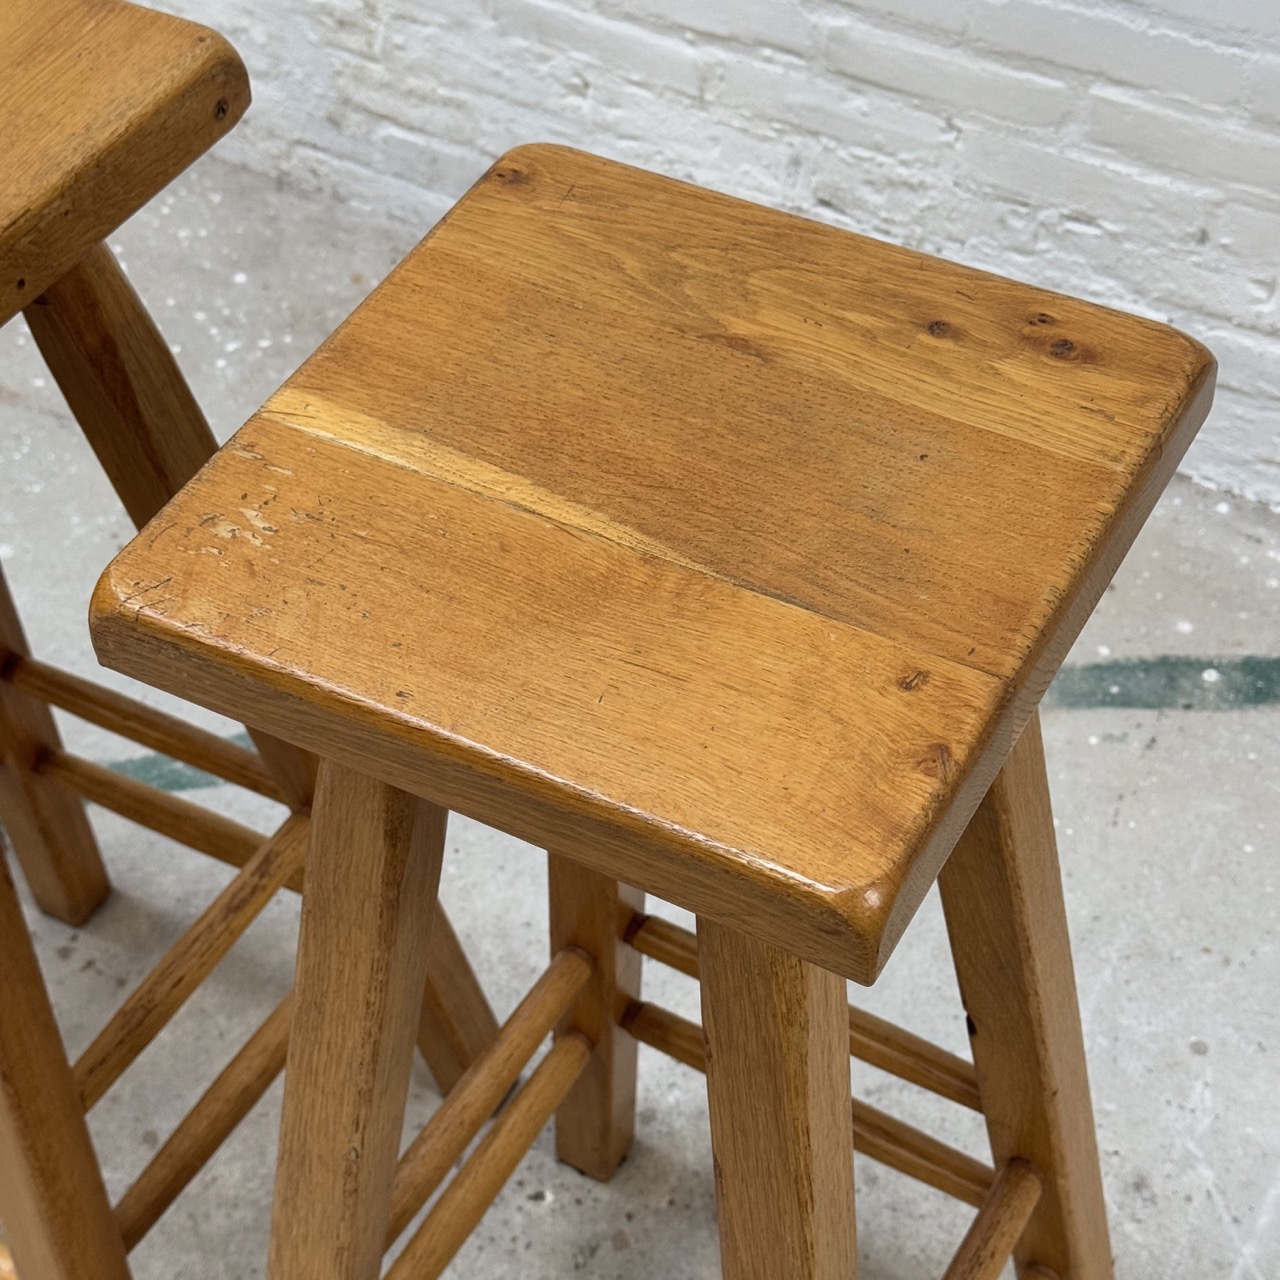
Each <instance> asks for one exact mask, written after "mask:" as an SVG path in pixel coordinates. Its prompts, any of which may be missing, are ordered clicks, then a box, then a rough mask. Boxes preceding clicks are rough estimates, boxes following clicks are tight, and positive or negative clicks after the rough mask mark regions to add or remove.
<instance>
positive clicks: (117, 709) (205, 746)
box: [2, 657, 284, 802]
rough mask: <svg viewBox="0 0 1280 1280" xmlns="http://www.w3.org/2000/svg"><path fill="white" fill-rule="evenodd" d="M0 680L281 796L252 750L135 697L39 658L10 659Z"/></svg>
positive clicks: (238, 781)
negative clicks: (158, 709)
mask: <svg viewBox="0 0 1280 1280" xmlns="http://www.w3.org/2000/svg"><path fill="white" fill-rule="evenodd" d="M2 678H4V679H6V680H8V681H9V682H10V683H11V684H12V685H13V686H14V688H16V689H21V690H22V692H23V693H27V694H30V695H31V696H32V697H33V698H39V699H40V700H41V701H42V702H46V703H49V704H50V705H52V706H55V707H59V708H61V709H62V710H63V711H67V712H70V713H71V715H73V716H79V717H80V719H81V720H88V721H89V723H90V724H96V725H97V726H98V727H99V728H101V729H106V730H108V731H109V732H110V733H116V734H119V735H120V737H122V738H128V739H129V741H130V742H137V743H139V744H140V745H142V746H144V747H150V748H151V750H152V751H158V752H160V754H161V755H165V756H169V757H171V758H172V759H174V760H181V761H183V763H185V764H189V765H191V766H192V767H193V768H196V769H203V770H204V771H205V772H206V773H211V774H213V775H214V777H217V778H222V779H223V780H224V781H226V782H231V783H234V784H235V785H236V786H239V787H247V788H248V789H249V790H250V791H256V792H257V793H258V794H259V795H263V796H266V797H268V798H269V799H271V800H279V801H281V802H283V800H284V796H283V795H282V793H281V791H280V788H279V786H278V785H277V784H276V781H275V779H274V778H272V776H271V774H270V773H269V772H268V770H267V766H266V765H265V764H264V763H263V760H262V757H261V756H260V755H259V754H258V753H257V752H256V751H250V750H248V749H247V748H245V747H240V746H237V745H236V744H235V743H234V742H228V741H227V740H226V739H225V738H220V737H219V736H218V735H217V734H216V733H210V732H209V731H208V730H207V729H199V728H197V727H196V726H195V725H193V724H188V723H187V722H186V721H185V720H180V719H179V718H178V717H177V716H171V715H168V714H167V713H165V712H163V711H157V710H156V709H155V708H154V707H148V706H147V705H146V704H145V703H142V702H139V701H138V700H137V699H136V698H130V697H128V696H127V695H126V694H123V693H117V692H116V691H115V690H114V689H106V688H104V687H103V686H102V685H99V684H95V683H94V682H93V681H92V680H85V679H83V678H82V677H81V676H77V675H72V674H71V672H69V671H63V670H61V669H60V668H58V667H54V666H50V665H49V663H47V662H41V661H40V660H39V659H38V658H28V657H16V658H14V659H13V660H12V661H11V662H10V663H9V664H8V666H7V667H5V668H4V669H3V677H2Z"/></svg>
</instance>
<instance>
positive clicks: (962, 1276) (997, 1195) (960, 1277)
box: [942, 1160, 1040, 1280]
mask: <svg viewBox="0 0 1280 1280" xmlns="http://www.w3.org/2000/svg"><path fill="white" fill-rule="evenodd" d="M1039 1199H1040V1177H1039V1175H1038V1174H1037V1173H1036V1171H1035V1169H1033V1168H1032V1167H1031V1165H1029V1164H1028V1163H1027V1162H1026V1161H1025V1160H1010V1161H1009V1163H1008V1164H1007V1165H1005V1166H1004V1168H1003V1169H1001V1170H1000V1172H999V1173H998V1174H997V1175H996V1180H995V1182H994V1183H992V1185H991V1191H990V1193H989V1194H988V1196H987V1198H986V1200H985V1201H984V1202H983V1205H982V1208H981V1209H979V1210H978V1216H977V1217H976V1218H974V1220H973V1225H972V1226H971V1227H970V1228H969V1230H968V1231H967V1232H966V1233H965V1237H964V1239H963V1240H962V1241H961V1242H960V1247H959V1249H957V1250H956V1253H955V1257H953V1258H952V1259H951V1263H950V1265H949V1266H948V1267H947V1272H946V1275H944V1276H943V1278H942V1280H999V1277H1000V1276H1001V1275H1002V1274H1003V1272H1004V1266H1005V1263H1006V1262H1008V1261H1009V1255H1010V1254H1011V1253H1012V1252H1013V1247H1014V1245H1015V1244H1016V1243H1017V1241H1018V1237H1019V1236H1020V1235H1021V1234H1022V1232H1023V1229H1024V1228H1025V1227H1026V1225H1027V1220H1028V1219H1029V1218H1030V1217H1031V1215H1032V1213H1033V1212H1034V1211H1035V1207H1036V1203H1037V1201H1038V1200H1039Z"/></svg>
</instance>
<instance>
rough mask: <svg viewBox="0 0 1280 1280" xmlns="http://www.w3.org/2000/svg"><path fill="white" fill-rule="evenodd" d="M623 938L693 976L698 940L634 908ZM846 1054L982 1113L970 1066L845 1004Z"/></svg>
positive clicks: (645, 953) (647, 953)
mask: <svg viewBox="0 0 1280 1280" xmlns="http://www.w3.org/2000/svg"><path fill="white" fill-rule="evenodd" d="M623 940H624V941H625V942H628V943H630V944H631V946H633V947H634V948H635V949H636V950H637V951H638V952H640V954H641V955H642V956H647V957H649V959H651V960H656V961H657V962H658V963H659V964H665V965H667V966H668V967H669V968H672V969H676V970H677V971H679V972H680V973H683V974H686V975H688V976H689V977H690V978H697V977H698V939H697V938H696V937H695V936H694V934H692V933H690V932H689V930H688V929H682V928H680V926H679V925H674V924H672V923H671V922H670V921H668V920H663V919H660V918H659V917H658V916H651V915H645V914H643V913H641V912H636V913H635V914H634V915H633V916H632V917H631V920H630V922H629V924H628V925H627V928H626V930H625V931H624V933H623ZM849 1052H850V1053H851V1054H852V1055H853V1056H854V1057H855V1058H858V1059H859V1060H860V1061H862V1062H867V1063H870V1064H871V1065H872V1066H873V1067H878V1068H879V1069H880V1070H881V1071H887V1072H888V1073H889V1074H890V1075H894V1076H897V1077H898V1078H899V1079H900V1080H907V1081H909V1082H910V1083H911V1084H914V1085H918V1086H919V1087H920V1088H922V1089H928V1090H929V1092H930V1093H936V1094H938V1095H939V1096H940V1097H943V1098H948V1099H950V1100H951V1101H952V1102H957V1103H959V1104H960V1105H961V1106H964V1107H969V1108H970V1109H971V1110H973V1111H979V1112H980V1111H981V1110H982V1104H981V1101H980V1099H979V1096H978V1079H977V1076H976V1075H975V1073H974V1069H973V1064H972V1063H969V1062H966V1061H965V1060H964V1059H963V1058H960V1057H957V1056H956V1055H955V1054H953V1053H948V1052H947V1051H946V1050H945V1049H940V1048H939V1047H938V1046H937V1045H936V1044H932V1043H930V1042H929V1041H928V1040H925V1039H924V1038H923V1037H921V1036H917V1035H913V1034H912V1033H911V1032H910V1031H905V1030H903V1028H902V1027H899V1026H897V1025H896V1024H894V1023H892V1022H887V1021H886V1020H885V1019H884V1018H878V1017H876V1016H875V1014H872V1013H865V1012H864V1011H863V1010H861V1009H855V1008H854V1007H853V1006H850V1008H849Z"/></svg>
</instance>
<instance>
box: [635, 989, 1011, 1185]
mask: <svg viewBox="0 0 1280 1280" xmlns="http://www.w3.org/2000/svg"><path fill="white" fill-rule="evenodd" d="M622 1025H623V1026H624V1027H625V1028H626V1029H627V1030H628V1031H630V1032H631V1034H632V1035H633V1036H635V1038H636V1039H637V1040H638V1041H640V1043H641V1044H647V1045H649V1046H650V1047H651V1048H654V1049H658V1050H660V1051H661V1052H662V1053H665V1054H668V1055H669V1056H670V1057H672V1058H675V1059H676V1060H677V1061H678V1062H683V1063H684V1064H685V1065H686V1066H690V1067H693V1068H694V1069H695V1070H697V1071H706V1069H707V1059H706V1048H705V1045H704V1041H703V1038H702V1028H701V1027H700V1026H698V1024H697V1023H696V1022H690V1021H689V1020H688V1019H687V1018H682V1017H680V1016H679V1015H678V1014H674V1013H672V1012H671V1011H670V1010H669V1009H663V1008H661V1007H660V1006H658V1005H654V1004H648V1003H645V1002H643V1001H632V1002H631V1004H630V1005H628V1007H627V1009H626V1011H625V1012H624V1013H623V1016H622ZM853 1145H854V1149H855V1150H857V1151H860V1152H862V1153H863V1155H866V1156H869V1157H870V1158H871V1159H873V1160H878V1161H879V1162H880V1163H881V1164H887V1165H888V1166H889V1167H890V1168H892V1169H897V1170H898V1171H899V1172H900V1173H905V1174H908V1175H909V1176H910V1177H913V1178H916V1179H918V1180H919V1181H920V1182H924V1183H927V1184H928V1185H929V1186H931V1187H936V1188H937V1189H938V1190H939V1191H945V1192H946V1193H947V1194H948V1195H950V1196H954V1197H955V1198H956V1199H957V1200H963V1201H964V1202H965V1203H966V1204H971V1205H973V1206H974V1207H975V1208H979V1207H981V1205H982V1204H983V1202H984V1201H985V1200H986V1197H987V1193H988V1192H989V1191H990V1189H991V1184H992V1182H993V1181H994V1179H995V1172H994V1170H992V1169H991V1168H990V1166H988V1165H984V1164H983V1163H982V1162H981V1161H980V1160H975V1159H974V1158H973V1157H972V1156H968V1155H965V1153H964V1152H963V1151H957V1150H956V1149H955V1148H954V1147H949V1146H947V1144H946V1143H944V1142H939V1141H938V1140H937V1139H936V1138H932V1137H930V1136H929V1135H928V1134H927V1133H923V1132H922V1131H921V1130H919V1129H916V1128H914V1127H913V1126H912V1125H909V1124H906V1123H904V1122H903V1121H901V1120H898V1119H895V1118H894V1117H893V1116H890V1115H886V1114H885V1113H884V1112H883V1111H878V1110H877V1109H876V1108H875V1107H870V1106H868V1105H867V1104H866V1103H865V1102H859V1101H858V1100H857V1099H856V1098H855V1099H854V1100H853Z"/></svg>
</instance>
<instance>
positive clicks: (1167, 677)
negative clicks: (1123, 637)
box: [1044, 656, 1280, 711]
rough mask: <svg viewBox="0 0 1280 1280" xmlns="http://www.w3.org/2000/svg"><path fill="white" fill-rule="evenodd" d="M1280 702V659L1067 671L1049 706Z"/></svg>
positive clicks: (1167, 661)
mask: <svg viewBox="0 0 1280 1280" xmlns="http://www.w3.org/2000/svg"><path fill="white" fill-rule="evenodd" d="M1276 703H1280V658H1270V657H1239V658H1174V657H1169V656H1164V657H1158V658H1125V659H1121V660H1119V661H1116V662H1091V663H1088V664H1087V665H1085V666H1079V667H1063V668H1062V670H1061V671H1059V672H1058V676H1057V679H1056V680H1054V682H1053V683H1052V684H1051V685H1050V686H1049V692H1048V693H1047V694H1046V695H1045V699H1044V705H1045V706H1046V707H1058V708H1062V709H1064V710H1071V711H1080V710H1089V709H1092V708H1095V707H1134V708H1138V709H1141V710H1144V711H1238V710H1240V709H1242V708H1245V707H1265V706H1272V705H1275V704H1276Z"/></svg>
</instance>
